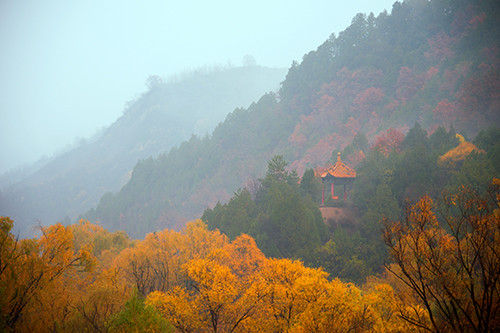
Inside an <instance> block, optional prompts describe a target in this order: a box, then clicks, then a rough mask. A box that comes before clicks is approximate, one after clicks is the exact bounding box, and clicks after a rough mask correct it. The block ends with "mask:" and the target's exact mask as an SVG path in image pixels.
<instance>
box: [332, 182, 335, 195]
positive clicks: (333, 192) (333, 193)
mask: <svg viewBox="0 0 500 333" xmlns="http://www.w3.org/2000/svg"><path fill="white" fill-rule="evenodd" d="M334 198H335V191H334V189H333V182H332V199H334Z"/></svg>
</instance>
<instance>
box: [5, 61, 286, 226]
mask: <svg viewBox="0 0 500 333" xmlns="http://www.w3.org/2000/svg"><path fill="white" fill-rule="evenodd" d="M285 74H286V70H284V69H270V68H264V67H260V66H249V67H241V68H229V69H220V70H216V71H211V72H207V71H198V72H195V73H192V74H190V75H187V76H186V77H184V78H182V79H176V80H175V81H172V82H170V83H163V82H162V81H161V80H159V79H158V78H155V77H152V78H151V79H150V80H149V81H148V85H149V90H148V91H147V92H146V93H144V94H143V95H142V96H141V97H139V98H138V99H137V100H135V101H133V102H131V103H129V105H128V107H127V109H126V110H125V111H124V114H123V115H122V116H121V117H120V118H119V119H118V120H117V121H116V122H115V123H113V124H112V125H111V126H110V127H109V128H107V129H105V130H103V131H102V133H101V134H100V135H99V136H97V137H95V138H92V139H90V140H87V141H86V142H85V143H84V144H82V145H81V146H79V147H77V148H75V149H72V150H70V151H68V152H66V153H64V154H62V155H61V156H59V157H57V158H55V159H54V160H52V161H51V162H49V163H48V164H46V165H45V166H44V167H42V168H41V169H39V170H37V171H36V172H34V173H33V174H31V175H29V176H27V177H26V178H25V179H24V180H22V181H21V182H18V183H16V184H14V185H12V186H10V187H8V188H7V189H5V190H4V191H3V197H4V199H3V200H2V202H1V203H0V215H7V216H11V217H13V218H14V219H15V220H16V225H17V226H21V229H24V230H25V229H26V228H28V227H29V226H32V225H36V224H37V223H38V221H40V223H42V224H46V223H49V224H51V223H54V222H55V221H58V220H62V219H63V218H64V217H65V216H69V217H70V218H75V217H76V216H77V215H78V214H81V213H83V212H85V211H86V210H88V209H89V208H90V207H92V206H94V205H95V204H97V202H98V201H99V199H100V198H101V196H102V195H103V194H104V193H106V192H108V191H117V190H119V189H120V188H121V187H122V186H123V185H124V184H125V183H126V182H127V181H128V179H129V178H130V174H131V171H132V168H133V167H134V165H135V164H136V163H137V161H138V160H140V159H143V158H147V157H149V156H157V155H158V154H160V153H162V152H165V151H168V150H170V149H171V148H172V147H174V146H176V145H178V144H180V143H181V142H182V141H184V140H187V139H188V138H189V137H190V136H191V135H192V134H193V133H194V134H205V133H208V132H211V131H212V130H213V128H214V127H215V126H216V125H217V123H218V122H220V121H221V120H223V119H224V117H225V116H226V115H227V114H228V113H229V112H231V111H232V110H234V109H235V108H236V107H242V106H248V105H249V104H250V103H252V102H253V101H255V100H257V99H258V98H260V96H262V94H264V93H266V92H268V91H276V90H277V89H278V88H279V83H280V82H281V81H282V80H283V78H284V76H285Z"/></svg>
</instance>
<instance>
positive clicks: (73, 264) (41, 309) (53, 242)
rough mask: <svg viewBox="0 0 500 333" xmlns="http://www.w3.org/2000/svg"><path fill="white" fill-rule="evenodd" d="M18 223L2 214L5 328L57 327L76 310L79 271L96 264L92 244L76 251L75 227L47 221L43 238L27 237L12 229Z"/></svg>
mask: <svg viewBox="0 0 500 333" xmlns="http://www.w3.org/2000/svg"><path fill="white" fill-rule="evenodd" d="M12 226H13V222H12V220H10V219H9V218H6V217H2V218H0V320H1V322H0V325H1V327H2V330H6V331H10V330H15V331H26V332H33V331H37V332H43V331H49V330H57V329H59V328H60V327H61V326H62V325H63V323H64V320H65V319H66V317H67V314H68V313H69V312H70V310H71V301H72V297H71V292H72V286H71V284H72V283H74V280H73V279H72V278H74V276H75V275H74V273H75V272H77V271H80V272H86V271H90V270H91V269H92V267H93V266H94V257H93V255H92V254H91V246H90V245H88V244H87V245H82V246H81V247H80V249H79V250H78V251H75V250H74V247H73V233H72V231H71V229H70V228H68V227H65V226H63V225H61V224H55V225H52V226H50V227H47V228H45V227H41V228H40V230H41V232H42V236H41V237H40V238H39V239H24V240H18V239H17V238H15V237H14V236H13V235H12V233H11V229H12ZM56 324H57V325H59V326H57V325H56Z"/></svg>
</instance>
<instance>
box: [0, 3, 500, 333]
mask: <svg viewBox="0 0 500 333" xmlns="http://www.w3.org/2000/svg"><path fill="white" fill-rule="evenodd" d="M499 21H500V6H498V4H497V3H496V2H495V1H493V0H481V1H468V0H455V1H452V0H431V1H427V0H406V1H401V2H395V3H394V5H393V8H392V11H391V13H390V14H389V13H387V12H383V13H381V14H380V15H379V16H377V17H375V16H374V15H373V14H370V15H365V14H359V15H357V16H355V17H354V18H353V20H352V23H351V25H350V26H349V27H347V28H346V29H345V30H344V31H342V32H341V33H339V35H338V36H336V35H332V36H331V37H330V38H329V39H328V40H327V41H325V42H324V43H323V44H322V45H320V46H319V47H318V49H317V50H315V51H311V52H309V53H308V54H306V55H305V56H304V57H303V59H302V62H301V63H298V62H294V63H293V65H292V66H291V67H290V69H289V71H288V74H287V76H286V79H285V80H284V81H283V82H282V83H281V88H280V90H279V92H277V93H268V94H265V95H263V96H262V97H261V98H260V99H259V100H258V101H257V102H255V103H252V104H251V105H250V106H249V107H248V108H237V109H235V110H234V111H233V112H232V113H230V114H229V115H228V116H227V117H226V119H225V120H224V121H223V122H221V123H219V125H217V127H216V128H215V129H214V131H213V132H212V133H211V134H209V135H208V134H207V135H205V136H203V137H198V136H196V135H193V136H192V137H191V138H190V139H189V140H187V141H184V142H183V143H181V144H180V145H179V146H176V147H174V148H172V149H170V150H169V151H168V152H167V151H166V152H164V153H162V154H160V155H159V156H157V157H153V156H151V157H149V158H145V159H142V160H141V161H139V162H138V163H137V164H136V165H135V167H134V169H133V171H132V173H131V176H130V179H129V180H128V182H127V183H126V184H125V185H124V186H123V187H122V188H121V190H120V191H118V192H115V193H111V192H109V193H107V194H105V195H104V196H102V197H101V199H100V202H99V204H98V205H97V206H95V207H94V208H92V209H90V210H89V211H87V212H86V213H82V214H81V215H80V218H79V219H78V220H71V219H67V220H66V221H63V222H60V223H54V224H51V225H48V226H45V225H42V224H40V225H39V226H37V227H36V228H35V236H34V237H28V238H21V237H19V236H18V234H16V232H15V227H16V223H17V222H16V221H15V219H13V218H12V217H7V216H5V217H1V218H0V327H1V329H0V330H1V331H5V332H87V331H90V332H131V331H132V332H497V331H499V330H500V95H499V94H498V92H499V91H500V76H499V73H500V56H499V55H500V45H499V40H498V35H499V33H500V31H499V29H500V26H499V25H498V23H497V22H499ZM154 91H155V90H154V87H151V90H150V91H149V92H148V93H146V94H144V96H143V97H142V98H144V99H140V100H139V101H138V102H137V103H138V104H142V103H148V100H147V96H148V95H154V94H155V93H154ZM156 93H158V91H157V92H156ZM134 110H135V112H137V113H138V114H140V109H139V108H137V109H134ZM143 125H144V124H143ZM340 156H341V158H342V161H343V162H344V163H345V164H346V165H348V166H349V167H351V168H353V169H354V170H355V171H356V177H355V179H354V181H353V184H352V189H350V190H349V191H348V192H346V197H345V199H344V198H343V197H334V196H333V194H332V195H326V198H325V197H324V194H323V193H324V192H323V184H322V179H321V177H320V172H319V171H318V170H321V169H324V168H325V167H329V166H331V165H333V164H334V163H335V162H336V161H338V160H339V159H340ZM332 191H333V190H332ZM1 196H2V194H1V193H0V203H1V202H2V201H3V198H2V197H1ZM325 209H335V210H336V211H339V212H343V213H345V214H346V215H345V216H336V217H330V218H329V219H326V218H325V216H324V213H323V212H324V211H325ZM0 211H1V206H0ZM0 215H1V214H0ZM346 216H348V218H347V217H346Z"/></svg>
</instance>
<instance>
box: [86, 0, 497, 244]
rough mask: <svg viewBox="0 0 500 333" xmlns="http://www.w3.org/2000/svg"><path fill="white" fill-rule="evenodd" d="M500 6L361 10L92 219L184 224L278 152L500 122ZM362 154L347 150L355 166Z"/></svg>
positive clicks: (413, 4) (423, 4)
mask: <svg viewBox="0 0 500 333" xmlns="http://www.w3.org/2000/svg"><path fill="white" fill-rule="evenodd" d="M499 7H500V6H498V4H497V3H496V2H495V1H480V2H476V1H430V2H428V1H420V0H411V1H410V0H409V1H404V2H401V3H400V2H396V3H395V4H394V6H393V8H392V12H391V13H390V14H389V13H382V14H380V15H379V16H377V17H375V16H374V15H373V14H370V15H368V16H367V15H363V14H358V15H357V16H356V17H355V18H354V19H353V20H352V24H351V25H350V26H349V27H347V28H346V29H345V30H344V31H343V32H341V33H339V35H338V36H335V35H332V36H331V37H330V38H329V39H328V40H327V41H325V42H324V43H323V44H322V45H320V46H319V47H318V49H317V50H315V51H311V52H310V53H308V54H306V55H305V56H304V58H303V59H302V62H301V63H294V64H293V65H292V67H291V68H290V69H289V71H288V74H287V77H286V80H285V81H284V82H283V83H282V86H281V89H280V91H279V94H278V95H275V94H266V95H264V96H263V97H262V98H261V99H260V100H259V101H258V102H257V103H254V104H252V105H251V106H250V107H248V108H246V109H243V108H240V109H236V110H235V111H233V112H232V113H231V114H229V115H228V116H227V118H226V120H225V121H224V122H223V123H221V124H220V125H219V126H217V127H216V128H215V130H214V131H213V133H212V134H211V135H210V136H205V137H203V138H199V137H192V138H191V139H190V140H189V141H185V142H184V143H182V144H181V145H180V146H179V147H176V148H174V149H172V150H171V151H170V152H169V153H165V154H162V155H160V156H158V157H157V158H149V159H146V160H143V161H141V162H139V163H138V164H137V165H136V166H135V168H134V171H133V173H132V177H131V179H130V181H129V182H128V183H127V184H126V185H125V186H124V187H123V188H122V189H121V190H120V191H119V192H118V193H116V194H111V193H109V194H106V195H105V196H103V197H102V198H101V201H100V203H99V205H98V206H97V207H96V208H95V209H92V210H91V211H89V212H88V213H87V214H85V217H87V218H89V219H90V220H98V221H101V222H102V223H103V225H104V226H105V227H107V228H110V229H112V230H117V229H124V230H126V231H127V232H128V233H129V234H130V235H132V236H134V237H140V236H142V235H144V233H146V232H150V231H153V230H158V229H163V228H177V229H180V228H182V226H183V225H184V223H185V222H186V221H188V220H191V219H193V218H195V217H199V216H201V214H202V212H203V211H204V209H206V208H207V207H214V206H215V204H216V203H217V202H218V201H223V202H224V201H227V200H228V199H229V198H230V197H231V195H232V193H233V192H234V191H235V190H237V189H238V188H240V187H242V186H248V187H251V186H252V183H254V182H255V181H256V180H257V179H258V178H260V177H262V175H264V173H265V167H266V163H267V161H268V160H269V159H270V158H271V157H272V156H273V155H276V154H282V155H284V157H285V159H286V160H287V161H288V162H289V163H290V166H291V168H293V169H297V171H298V173H299V174H302V173H303V172H304V170H306V168H310V167H316V166H321V165H324V164H325V163H327V162H328V160H329V159H330V157H331V155H332V152H336V151H338V150H342V149H344V148H346V147H347V146H348V145H349V144H350V143H351V141H352V140H353V139H354V137H355V136H356V134H358V133H363V134H364V135H365V136H366V137H367V139H368V141H369V143H371V144H373V143H375V142H376V140H380V136H379V135H381V134H384V135H386V136H387V135H390V134H391V133H406V132H407V131H408V129H409V128H411V127H413V126H414V124H415V123H416V122H418V123H419V124H420V125H421V126H422V127H423V128H424V129H425V130H427V131H428V132H429V133H433V132H434V131H435V130H436V129H437V128H438V127H439V126H444V127H445V128H451V127H453V128H454V130H456V131H458V132H460V133H462V134H464V135H465V136H468V137H474V136H475V135H476V134H477V133H478V132H479V131H480V130H481V129H484V128H486V127H487V126H489V125H495V126H499V125H500V112H499V110H500V96H499V95H498V91H500V77H499V74H498V73H500V57H499V53H500V45H499V40H498V38H497V36H498V35H499V33H500V31H499V25H498V23H497V22H499V19H500V15H499V12H500V10H499ZM387 130H389V131H388V132H387ZM390 130H392V132H391V131H390ZM387 133H389V134H387ZM386 139H390V138H386ZM362 159H363V156H362V154H361V155H360V154H359V152H356V151H351V154H350V156H346V161H347V162H348V163H350V164H351V165H353V166H354V165H356V163H357V162H359V161H360V160H362ZM410 176H411V175H410ZM400 199H402V198H400Z"/></svg>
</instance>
